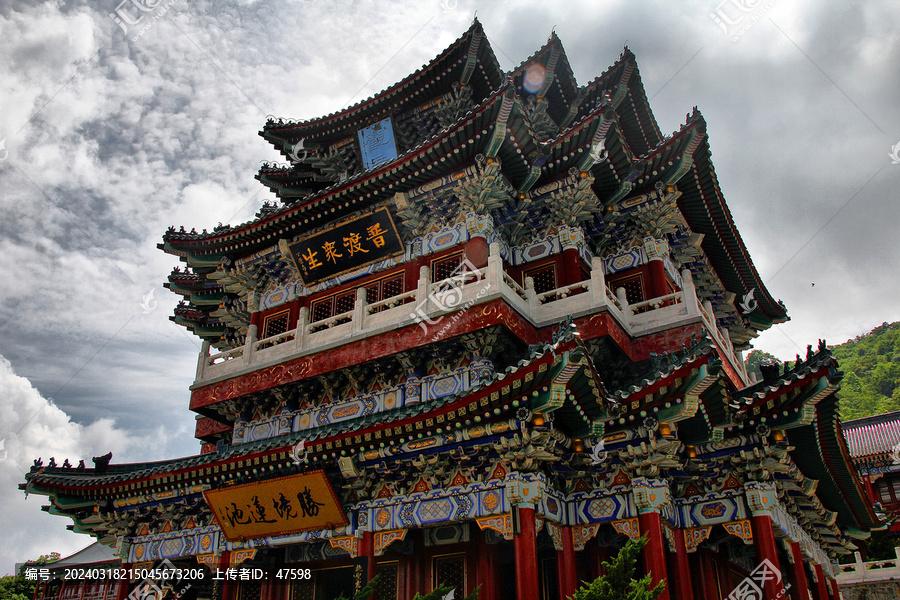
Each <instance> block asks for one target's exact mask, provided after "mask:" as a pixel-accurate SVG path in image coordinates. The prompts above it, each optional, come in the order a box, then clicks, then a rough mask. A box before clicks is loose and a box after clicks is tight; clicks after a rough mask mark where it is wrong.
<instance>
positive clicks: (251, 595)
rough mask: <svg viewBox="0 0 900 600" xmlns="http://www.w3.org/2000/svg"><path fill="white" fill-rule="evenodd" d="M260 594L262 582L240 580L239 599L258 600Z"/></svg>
mask: <svg viewBox="0 0 900 600" xmlns="http://www.w3.org/2000/svg"><path fill="white" fill-rule="evenodd" d="M261 596H262V582H259V581H242V582H241V584H240V591H239V596H238V598H239V599H240V600H260V598H261Z"/></svg>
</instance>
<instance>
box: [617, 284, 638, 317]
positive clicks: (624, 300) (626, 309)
mask: <svg viewBox="0 0 900 600" xmlns="http://www.w3.org/2000/svg"><path fill="white" fill-rule="evenodd" d="M616 298H618V299H619V306H621V307H622V314H623V315H625V316H626V317H630V316H632V315H634V311H633V310H631V307H630V306H628V294H626V293H625V288H622V287H620V288H617V289H616Z"/></svg>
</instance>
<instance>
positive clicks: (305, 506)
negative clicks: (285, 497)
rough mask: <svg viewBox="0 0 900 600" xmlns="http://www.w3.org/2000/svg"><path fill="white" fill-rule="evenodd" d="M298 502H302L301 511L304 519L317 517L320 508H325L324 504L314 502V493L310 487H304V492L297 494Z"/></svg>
mask: <svg viewBox="0 0 900 600" xmlns="http://www.w3.org/2000/svg"><path fill="white" fill-rule="evenodd" d="M297 500H298V501H299V502H300V511H301V512H302V513H303V516H304V517H315V516H318V514H319V507H320V506H325V505H324V504H323V503H322V502H316V501H315V500H313V497H312V492H310V491H309V488H308V487H305V486H304V487H303V491H302V492H300V493H299V494H297Z"/></svg>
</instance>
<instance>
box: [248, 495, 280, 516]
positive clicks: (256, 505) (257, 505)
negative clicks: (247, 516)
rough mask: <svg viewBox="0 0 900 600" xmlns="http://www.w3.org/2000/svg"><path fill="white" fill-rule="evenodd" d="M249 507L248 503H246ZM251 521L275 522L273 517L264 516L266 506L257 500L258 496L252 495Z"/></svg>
mask: <svg viewBox="0 0 900 600" xmlns="http://www.w3.org/2000/svg"><path fill="white" fill-rule="evenodd" d="M247 507H248V508H249V507H250V505H249V504H248V505H247ZM253 512H255V513H256V514H254V515H253V521H254V522H256V523H275V519H267V518H266V507H265V506H263V505H262V503H261V502H260V501H259V496H253Z"/></svg>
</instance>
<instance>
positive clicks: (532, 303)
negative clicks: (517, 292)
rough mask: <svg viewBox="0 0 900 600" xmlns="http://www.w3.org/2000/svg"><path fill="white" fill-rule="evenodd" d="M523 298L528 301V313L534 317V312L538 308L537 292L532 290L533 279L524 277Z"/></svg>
mask: <svg viewBox="0 0 900 600" xmlns="http://www.w3.org/2000/svg"><path fill="white" fill-rule="evenodd" d="M525 298H526V300H527V301H528V313H529V314H530V315H531V317H532V318H535V312H536V311H537V309H538V299H537V292H535V291H534V279H532V278H531V277H526V278H525Z"/></svg>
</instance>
